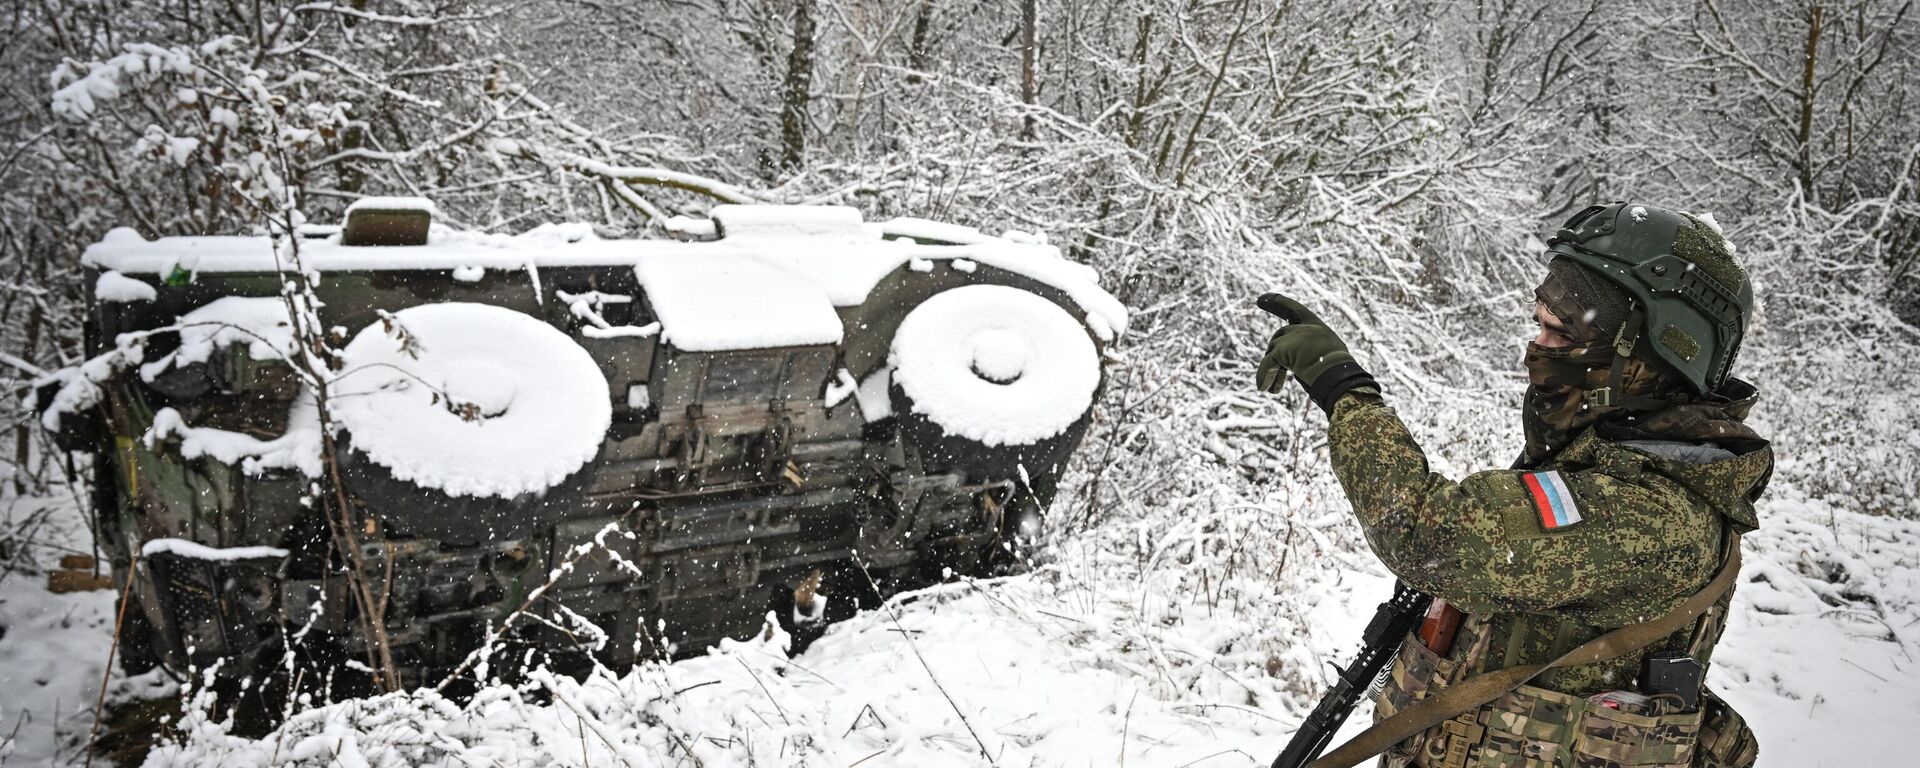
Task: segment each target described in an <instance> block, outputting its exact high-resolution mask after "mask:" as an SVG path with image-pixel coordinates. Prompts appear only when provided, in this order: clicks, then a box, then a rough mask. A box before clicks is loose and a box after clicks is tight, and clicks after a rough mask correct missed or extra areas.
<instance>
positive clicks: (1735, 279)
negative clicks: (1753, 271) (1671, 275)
mask: <svg viewBox="0 0 1920 768" xmlns="http://www.w3.org/2000/svg"><path fill="white" fill-rule="evenodd" d="M1687 220H1688V221H1690V222H1692V223H1693V226H1691V227H1681V228H1680V229H1679V230H1677V231H1676V232H1674V235H1673V255H1675V256H1679V257H1680V258H1683V259H1686V260H1687V262H1688V263H1690V264H1692V265H1693V268H1694V269H1697V270H1699V271H1700V273H1701V274H1703V275H1706V276H1707V278H1708V279H1710V280H1712V281H1714V282H1716V283H1719V284H1720V287H1722V288H1725V289H1727V292H1728V293H1732V294H1735V295H1738V294H1739V293H1740V287H1741V286H1743V285H1746V283H1747V272H1746V270H1743V269H1741V268H1740V265H1739V263H1737V262H1735V261H1734V260H1733V253H1732V252H1730V251H1729V250H1728V249H1727V242H1726V241H1725V240H1723V239H1721V237H1720V234H1719V233H1718V232H1715V231H1713V228H1712V227H1709V226H1707V224H1706V222H1703V221H1701V220H1699V219H1696V218H1694V217H1693V216H1691V215H1688V216H1687Z"/></svg>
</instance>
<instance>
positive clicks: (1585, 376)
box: [1520, 258, 1684, 467]
mask: <svg viewBox="0 0 1920 768" xmlns="http://www.w3.org/2000/svg"><path fill="white" fill-rule="evenodd" d="M1534 298H1536V299H1538V300H1539V301H1540V302H1541V303H1543V304H1545V305H1546V307H1547V311H1549V312H1552V313H1553V316H1554V317H1556V318H1558V319H1559V320H1560V322H1562V323H1564V324H1565V325H1566V326H1567V329H1568V335H1570V336H1572V337H1573V344H1572V345H1571V346H1565V347H1543V346H1540V345H1538V344H1532V343H1529V344H1528V345H1527V355H1526V359H1525V365H1526V367H1527V379H1528V382H1529V386H1528V387H1527V394H1526V400H1525V402H1524V403H1523V404H1522V406H1521V417H1520V418H1521V424H1522V426H1523V427H1524V428H1525V432H1526V438H1527V447H1526V451H1525V452H1524V453H1523V454H1521V457H1520V466H1523V467H1525V466H1533V465H1537V464H1539V463H1540V462H1542V461H1545V460H1547V459H1549V458H1551V457H1552V456H1553V455H1554V454H1556V453H1558V452H1559V451H1560V449H1562V448H1565V447H1566V446H1567V444H1568V443H1570V442H1573V438H1574V437H1575V436H1577V435H1579V434H1580V432H1581V430H1583V429H1586V428H1587V427H1588V426H1590V425H1592V424H1594V423H1595V422H1598V421H1600V420H1601V419H1604V418H1606V417H1608V416H1612V415H1616V414H1622V413H1625V412H1627V411H1629V409H1628V408H1627V407H1626V406H1623V405H1609V406H1602V405H1595V404H1593V403H1590V402H1588V398H1587V393H1588V392H1590V391H1592V390H1594V389H1598V388H1600V387H1604V386H1606V385H1607V375H1608V373H1609V368H1610V366H1611V365H1612V363H1613V353H1614V350H1613V342H1614V337H1615V334H1617V333H1619V331H1620V324H1621V323H1623V322H1625V321H1626V318H1627V316H1628V315H1629V314H1631V311H1632V310H1631V304H1632V299H1631V298H1630V297H1628V295H1627V293H1626V292H1625V291H1623V290H1621V289H1620V287H1619V286H1617V285H1615V284H1613V283H1612V282H1610V281H1608V280H1606V279H1605V278H1602V277H1600V276H1599V275H1596V274H1593V273H1592V272H1590V271H1588V270H1587V269H1586V268H1585V267H1582V266H1580V265H1579V264H1576V263H1574V262H1573V261H1571V260H1568V259H1564V258H1559V259H1554V260H1553V261H1552V262H1550V263H1549V264H1548V265H1547V278H1546V280H1545V281H1543V282H1542V283H1541V284H1540V287H1539V288H1537V289H1535V290H1534ZM1662 370H1663V369H1662V368H1661V367H1660V366H1659V365H1658V364H1656V363H1653V362H1651V361H1648V360H1646V359H1644V358H1642V357H1641V356H1640V354H1638V352H1637V351H1636V354H1635V355H1634V356H1633V357H1631V358H1629V359H1628V360H1627V364H1626V368H1625V370H1624V372H1623V374H1624V375H1623V377H1622V389H1624V390H1625V394H1630V395H1645V396H1665V397H1669V398H1676V397H1677V395H1678V393H1680V392H1682V391H1684V387H1683V386H1682V385H1681V384H1680V383H1679V382H1678V381H1677V380H1675V379H1673V378H1671V377H1668V376H1666V375H1664V374H1663V373H1662Z"/></svg>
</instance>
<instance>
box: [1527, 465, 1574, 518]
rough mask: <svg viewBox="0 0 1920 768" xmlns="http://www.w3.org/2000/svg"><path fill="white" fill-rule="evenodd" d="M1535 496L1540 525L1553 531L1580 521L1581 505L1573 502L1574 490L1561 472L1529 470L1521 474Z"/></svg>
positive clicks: (1529, 491)
mask: <svg viewBox="0 0 1920 768" xmlns="http://www.w3.org/2000/svg"><path fill="white" fill-rule="evenodd" d="M1520 481H1521V482H1522V483H1525V484H1526V486H1527V493H1529V494H1531V495H1532V496H1533V507H1534V509H1535V510H1538V511H1539V512H1540V526H1541V527H1543V528H1545V529H1547V530H1549V531H1551V530H1555V529H1558V528H1565V527H1567V526H1570V525H1574V524H1575V523H1578V522H1580V506H1579V505H1578V504H1575V503H1573V492H1572V491H1571V490H1569V489H1568V488H1567V481H1566V480H1565V479H1564V478H1562V477H1560V473H1559V472H1529V473H1527V474H1524V475H1521V476H1520Z"/></svg>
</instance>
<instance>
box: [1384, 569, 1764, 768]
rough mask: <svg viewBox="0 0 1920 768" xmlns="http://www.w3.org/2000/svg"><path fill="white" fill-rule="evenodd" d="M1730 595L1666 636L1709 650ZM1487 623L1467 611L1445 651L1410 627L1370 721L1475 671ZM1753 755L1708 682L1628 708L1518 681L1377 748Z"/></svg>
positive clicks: (1720, 762) (1434, 757)
mask: <svg viewBox="0 0 1920 768" xmlns="http://www.w3.org/2000/svg"><path fill="white" fill-rule="evenodd" d="M1734 546H1738V545H1737V544H1735V545H1734ZM1731 600H1732V593H1731V592H1728V593H1727V594H1726V595H1723V596H1722V597H1721V598H1720V600H1719V601H1718V602H1717V603H1716V604H1715V605H1714V606H1713V607H1712V608H1711V609H1709V610H1708V611H1707V612H1706V613H1704V614H1703V615H1701V617H1700V618H1699V619H1698V620H1696V621H1695V623H1694V625H1693V627H1692V628H1691V629H1690V630H1689V631H1687V632H1685V633H1683V635H1684V636H1681V637H1677V638H1675V644H1676V645H1678V646H1679V647H1681V648H1684V649H1686V650H1687V651H1688V652H1689V654H1690V655H1693V656H1694V657H1695V658H1699V659H1706V658H1708V656H1709V655H1710V654H1711V651H1712V646H1713V645H1714V643H1716V642H1717V641H1718V640H1719V638H1720V632H1721V630H1722V629H1724V628H1725V625H1726V616H1727V611H1728V606H1729V604H1730V602H1731ZM1489 629H1490V626H1489V622H1488V621H1487V620H1486V617H1483V616H1478V615H1469V616H1468V617H1467V620H1466V622H1465V624H1463V625H1462V627H1461V628H1460V632H1459V636H1458V640H1457V641H1456V645H1455V646H1454V648H1453V651H1452V652H1451V653H1449V654H1448V655H1447V656H1445V657H1443V656H1441V655H1439V654H1436V653H1434V652H1433V651H1432V650H1429V649H1428V648H1427V647H1426V646H1425V645H1423V644H1422V643H1421V642H1420V640H1419V638H1418V637H1417V636H1415V635H1409V636H1408V637H1407V639H1406V640H1405V641H1404V642H1403V643H1402V645H1401V649H1400V654H1399V656H1398V657H1397V658H1396V659H1395V661H1394V664H1393V667H1392V669H1391V670H1390V671H1389V673H1388V676H1387V680H1386V684H1385V686H1384V687H1383V688H1382V690H1381V692H1380V697H1379V699H1378V701H1377V703H1376V708H1375V714H1374V718H1375V721H1376V722H1378V721H1380V720H1385V719H1386V718H1388V717H1391V716H1392V715H1394V714H1395V713H1397V712H1400V711H1403V710H1405V709H1406V708H1407V707H1409V706H1411V705H1412V703H1413V702H1415V701H1418V700H1420V699H1423V698H1426V697H1428V696H1431V695H1434V694H1435V693H1438V692H1439V691H1441V690H1444V689H1446V688H1447V687H1449V686H1452V685H1455V684H1458V683H1459V682H1461V681H1462V680H1465V679H1467V678H1469V677H1472V676H1473V675H1475V674H1477V673H1479V672H1481V671H1484V670H1485V669H1486V663H1487V662H1488V661H1489V657H1490V655H1491V652H1490V649H1492V648H1493V647H1494V646H1495V645H1496V642H1495V637H1494V635H1495V634H1496V633H1495V632H1491V631H1489ZM1516 634H1518V633H1517V632H1516ZM1558 634H1562V635H1564V634H1566V632H1565V631H1564V630H1562V631H1560V632H1559V633H1558ZM1497 666H1507V665H1506V664H1500V665H1497ZM1629 680H1630V678H1629ZM1621 689H1622V690H1631V689H1632V685H1631V683H1630V682H1625V681H1623V685H1622V686H1621ZM1628 709H1631V707H1629V708H1628ZM1758 755H1759V746H1758V744H1757V743H1756V742H1755V740H1754V738H1753V734H1752V732H1751V731H1750V730H1748V729H1747V727H1746V723H1745V721H1743V720H1742V719H1741V718H1740V715H1739V713H1737V712H1735V711H1733V709H1732V708H1731V707H1729V706H1727V704H1726V702H1724V701H1722V700H1720V698H1719V697H1718V696H1715V695H1713V693H1712V692H1711V691H1707V690H1704V689H1703V690H1702V691H1701V698H1700V706H1699V707H1698V708H1697V709H1695V710H1693V711H1691V712H1662V711H1660V710H1659V709H1657V708H1656V709H1654V710H1653V711H1649V712H1645V713H1636V712H1633V711H1627V710H1623V709H1616V708H1613V707H1609V706H1606V705H1604V704H1602V703H1599V702H1596V701H1595V699H1594V698H1593V697H1588V696H1579V695H1573V694H1568V693H1562V692H1560V691H1555V690H1551V689H1548V688H1543V687H1539V686H1534V685H1523V686H1520V687H1519V688H1517V689H1515V690H1513V691H1511V692H1509V693H1506V694H1503V695H1501V696H1500V697H1499V698H1497V699H1494V700H1493V701H1492V702H1490V703H1488V704H1486V705H1485V706H1481V707H1479V708H1476V709H1473V710H1469V711H1467V712H1463V713H1461V714H1459V715H1457V716H1455V717H1454V718H1453V719H1451V720H1448V721H1446V722H1445V723H1442V724H1441V725H1440V726H1439V727H1436V728H1432V729H1429V730H1427V731H1425V732H1422V733H1420V734H1418V735H1416V736H1414V737H1412V738H1410V739H1407V740H1406V741H1403V742H1400V743H1399V744H1398V745H1396V746H1395V747H1394V748H1393V749H1391V750H1389V751H1388V752H1387V753H1385V755H1383V756H1382V758H1381V765H1383V766H1387V768H1402V767H1403V766H1409V765H1412V766H1420V768H1615V767H1616V766H1620V767H1622V768H1624V767H1625V766H1643V767H1655V768H1747V767H1748V766H1752V765H1753V764H1754V761H1755V760H1756V759H1757V757H1758Z"/></svg>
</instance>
